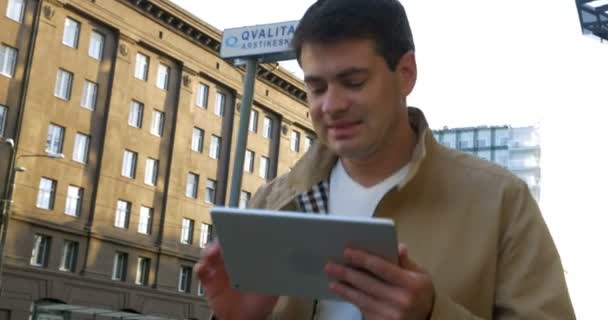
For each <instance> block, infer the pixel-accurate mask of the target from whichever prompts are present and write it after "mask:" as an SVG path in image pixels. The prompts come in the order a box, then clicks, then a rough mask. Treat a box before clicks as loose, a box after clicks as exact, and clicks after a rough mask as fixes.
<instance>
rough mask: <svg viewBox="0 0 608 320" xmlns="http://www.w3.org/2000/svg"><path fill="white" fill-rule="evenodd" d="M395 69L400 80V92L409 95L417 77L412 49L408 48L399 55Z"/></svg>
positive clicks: (414, 55)
mask: <svg viewBox="0 0 608 320" xmlns="http://www.w3.org/2000/svg"><path fill="white" fill-rule="evenodd" d="M395 71H396V72H397V74H398V76H399V79H400V82H401V83H400V86H401V94H403V96H406V97H407V96H409V95H410V93H412V91H413V90H414V86H415V85H416V79H417V77H418V67H417V66H416V54H415V53H414V51H411V50H410V51H408V52H407V53H405V54H403V56H401V59H399V63H398V64H397V67H396V68H395Z"/></svg>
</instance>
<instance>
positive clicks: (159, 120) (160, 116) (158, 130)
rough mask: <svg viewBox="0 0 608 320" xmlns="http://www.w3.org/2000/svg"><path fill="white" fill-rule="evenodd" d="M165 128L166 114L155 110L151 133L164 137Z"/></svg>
mask: <svg viewBox="0 0 608 320" xmlns="http://www.w3.org/2000/svg"><path fill="white" fill-rule="evenodd" d="M164 127H165V114H164V113H163V112H160V111H157V110H154V111H153V112H152V126H151V127H150V133H151V134H153V135H155V136H159V137H162V136H163V129H164Z"/></svg>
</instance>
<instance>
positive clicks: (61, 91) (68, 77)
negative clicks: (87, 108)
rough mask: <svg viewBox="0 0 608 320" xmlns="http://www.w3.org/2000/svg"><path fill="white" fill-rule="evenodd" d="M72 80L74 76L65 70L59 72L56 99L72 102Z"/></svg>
mask: <svg viewBox="0 0 608 320" xmlns="http://www.w3.org/2000/svg"><path fill="white" fill-rule="evenodd" d="M72 79H74V75H73V74H72V73H71V72H69V71H65V70H63V69H59V70H58V71H57V81H56V82H55V97H57V98H59V99H63V100H70V97H71V96H72Z"/></svg>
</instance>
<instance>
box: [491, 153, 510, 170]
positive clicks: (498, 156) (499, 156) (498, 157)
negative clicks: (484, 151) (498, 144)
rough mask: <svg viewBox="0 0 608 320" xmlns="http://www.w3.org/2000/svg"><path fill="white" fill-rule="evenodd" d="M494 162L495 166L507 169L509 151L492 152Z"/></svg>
mask: <svg viewBox="0 0 608 320" xmlns="http://www.w3.org/2000/svg"><path fill="white" fill-rule="evenodd" d="M494 152H495V153H494V162H496V163H497V164H499V165H501V166H503V167H508V166H509V151H508V150H496V151H494Z"/></svg>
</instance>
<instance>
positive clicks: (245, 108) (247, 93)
mask: <svg viewBox="0 0 608 320" xmlns="http://www.w3.org/2000/svg"><path fill="white" fill-rule="evenodd" d="M245 61H246V72H245V83H244V88H243V100H242V101H241V120H240V122H239V131H238V136H237V140H236V148H235V150H234V167H233V169H232V181H231V184H230V199H229V202H228V206H229V207H234V208H236V207H238V206H239V199H240V194H241V192H240V191H241V184H242V181H243V164H244V162H245V150H246V148H247V136H248V135H249V117H250V116H251V105H252V104H253V94H254V89H255V76H256V73H257V69H258V60H257V58H247V59H245Z"/></svg>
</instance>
